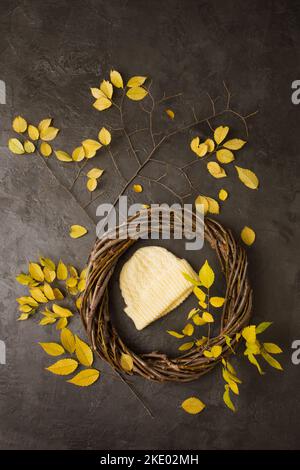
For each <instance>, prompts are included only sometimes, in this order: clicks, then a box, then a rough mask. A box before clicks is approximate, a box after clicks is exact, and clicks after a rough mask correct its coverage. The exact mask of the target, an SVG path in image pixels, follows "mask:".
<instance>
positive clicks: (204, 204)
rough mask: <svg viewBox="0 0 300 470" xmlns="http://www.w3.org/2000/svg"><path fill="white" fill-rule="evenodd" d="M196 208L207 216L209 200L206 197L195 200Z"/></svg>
mask: <svg viewBox="0 0 300 470" xmlns="http://www.w3.org/2000/svg"><path fill="white" fill-rule="evenodd" d="M195 207H196V211H198V212H201V213H203V214H204V215H205V214H207V212H208V207H209V204H208V200H207V198H206V197H205V196H201V195H199V196H198V197H197V198H196V199H195Z"/></svg>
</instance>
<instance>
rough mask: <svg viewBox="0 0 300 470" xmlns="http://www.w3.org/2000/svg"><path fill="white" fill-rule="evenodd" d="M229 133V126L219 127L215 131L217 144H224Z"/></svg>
mask: <svg viewBox="0 0 300 470" xmlns="http://www.w3.org/2000/svg"><path fill="white" fill-rule="evenodd" d="M228 132H229V127H228V126H219V127H217V128H216V129H215V131H214V139H215V142H216V143H217V144H220V143H221V142H223V140H224V139H225V137H226V136H227V134H228Z"/></svg>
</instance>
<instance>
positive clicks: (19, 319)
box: [17, 313, 29, 321]
mask: <svg viewBox="0 0 300 470" xmlns="http://www.w3.org/2000/svg"><path fill="white" fill-rule="evenodd" d="M28 318H29V314H28V313H21V315H20V316H19V318H17V320H18V321H24V320H28Z"/></svg>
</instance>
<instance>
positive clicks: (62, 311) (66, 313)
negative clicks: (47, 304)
mask: <svg viewBox="0 0 300 470" xmlns="http://www.w3.org/2000/svg"><path fill="white" fill-rule="evenodd" d="M52 309H53V312H54V313H56V315H58V316H59V317H61V318H68V317H72V316H73V313H72V312H71V310H69V309H68V308H65V307H61V306H60V305H57V304H53V305H52Z"/></svg>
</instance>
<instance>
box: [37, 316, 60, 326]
mask: <svg viewBox="0 0 300 470" xmlns="http://www.w3.org/2000/svg"><path fill="white" fill-rule="evenodd" d="M55 322H56V319H55V318H51V317H48V316H46V317H44V318H42V319H41V321H40V322H39V325H42V326H46V325H51V324H52V323H55Z"/></svg>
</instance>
